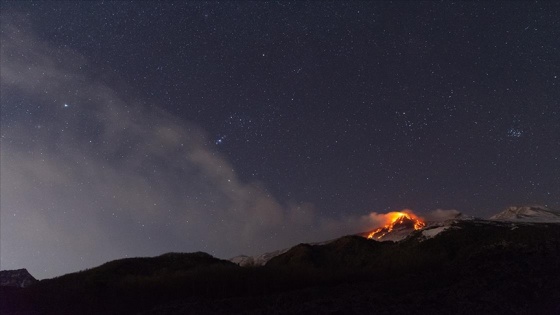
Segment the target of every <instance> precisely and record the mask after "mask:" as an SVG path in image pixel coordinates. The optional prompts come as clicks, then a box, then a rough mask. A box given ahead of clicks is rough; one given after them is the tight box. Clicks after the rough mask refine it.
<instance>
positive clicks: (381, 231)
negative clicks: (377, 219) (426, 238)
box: [360, 210, 426, 241]
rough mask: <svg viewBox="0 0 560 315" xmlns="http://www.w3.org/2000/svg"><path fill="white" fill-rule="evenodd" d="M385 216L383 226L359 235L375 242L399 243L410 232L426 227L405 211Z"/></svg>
mask: <svg viewBox="0 0 560 315" xmlns="http://www.w3.org/2000/svg"><path fill="white" fill-rule="evenodd" d="M385 216H386V224H385V225H384V226H382V227H379V228H377V229H375V230H373V231H369V232H366V233H361V234H360V235H361V236H364V237H367V238H368V239H374V240H377V241H400V240H402V239H404V238H406V237H407V236H409V235H410V234H411V233H412V232H414V231H416V230H420V229H422V228H424V227H425V226H426V223H425V222H424V221H422V220H421V219H420V218H419V217H417V216H416V215H414V214H413V213H412V212H411V211H407V210H404V211H402V212H390V213H388V214H386V215H385Z"/></svg>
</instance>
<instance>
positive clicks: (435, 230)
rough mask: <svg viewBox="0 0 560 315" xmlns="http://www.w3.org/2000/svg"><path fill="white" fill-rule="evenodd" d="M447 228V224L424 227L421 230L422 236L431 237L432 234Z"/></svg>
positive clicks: (434, 234)
mask: <svg viewBox="0 0 560 315" xmlns="http://www.w3.org/2000/svg"><path fill="white" fill-rule="evenodd" d="M448 228H449V226H439V227H435V228H432V229H425V230H423V231H422V236H424V237H425V238H426V239H428V238H433V237H434V236H436V235H438V234H439V233H441V232H443V231H445V230H447V229H448Z"/></svg>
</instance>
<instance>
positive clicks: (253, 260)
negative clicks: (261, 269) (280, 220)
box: [229, 248, 289, 267]
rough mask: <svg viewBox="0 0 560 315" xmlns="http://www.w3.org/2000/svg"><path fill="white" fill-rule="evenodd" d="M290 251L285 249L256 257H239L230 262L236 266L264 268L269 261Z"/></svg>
mask: <svg viewBox="0 0 560 315" xmlns="http://www.w3.org/2000/svg"><path fill="white" fill-rule="evenodd" d="M288 250H289V248H285V249H280V250H275V251H273V252H268V253H264V254H261V255H255V256H246V255H239V256H235V257H233V258H230V259H229V261H231V262H232V263H234V264H238V265H239V266H241V267H250V266H264V265H265V264H266V263H267V262H268V261H269V260H271V259H272V258H274V257H276V256H278V255H281V254H284V253H285V252H287V251H288Z"/></svg>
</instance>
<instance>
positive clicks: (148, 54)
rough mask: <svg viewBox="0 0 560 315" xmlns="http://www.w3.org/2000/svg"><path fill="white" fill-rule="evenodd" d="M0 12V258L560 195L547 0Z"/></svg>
mask: <svg viewBox="0 0 560 315" xmlns="http://www.w3.org/2000/svg"><path fill="white" fill-rule="evenodd" d="M1 5H2V7H1V12H2V13H1V23H2V24H1V31H2V34H1V46H0V49H1V56H0V57H1V60H0V62H1V63H0V65H1V69H0V70H1V82H0V83H1V85H0V88H1V89H0V92H1V98H0V104H1V110H2V112H1V151H0V153H1V173H0V174H1V177H0V179H1V217H0V219H1V221H0V223H1V230H0V233H1V235H0V236H1V237H0V267H1V268H2V269H13V268H23V267H25V268H28V269H29V270H30V272H31V273H32V274H33V275H34V276H36V277H38V278H45V277H52V276H57V275H61V274H63V273H67V272H72V271H77V270H80V269H84V268H89V267H92V266H95V265H98V264H100V263H103V262H105V261H107V260H111V259H117V258H122V257H131V256H151V255H158V254H161V253H165V252H169V251H180V252H192V251H205V252H209V253H211V254H213V255H216V256H218V257H221V258H229V257H231V256H234V255H238V254H257V253H262V252H265V251H269V250H275V249H279V248H284V247H287V246H290V245H294V244H296V243H299V242H313V241H322V240H327V239H332V238H335V237H338V236H340V235H344V234H348V233H358V232H363V231H365V230H367V229H370V228H371V227H372V226H374V225H376V224H378V223H379V220H378V219H377V216H376V215H375V212H377V213H382V212H389V211H395V210H400V209H403V208H410V209H413V210H415V211H416V213H418V214H419V215H425V216H428V215H430V213H437V214H438V215H440V216H441V215H443V216H444V215H445V213H446V212H445V211H443V210H441V209H456V210H458V211H461V212H464V213H467V214H469V215H475V216H481V217H488V216H489V215H491V214H494V213H497V212H499V211H500V210H502V209H503V208H505V207H507V206H510V205H524V204H543V205H547V206H549V207H552V208H560V199H559V196H560V160H559V156H560V104H559V100H560V87H559V85H560V78H559V76H560V47H559V46H560V42H559V41H558V38H560V18H559V16H560V10H559V9H560V5H559V4H557V3H552V2H551V3H546V2H545V3H511V2H504V3H463V2H460V3H451V2H450V3H430V2H427V3H414V2H397V3H389V2H376V3H367V2H337V3H314V2H310V3H302V2H295V3H291V2H278V3H264V2H243V3H236V2H226V3H214V2H210V3H205V2H195V3H191V4H182V3H176V2H174V3H150V2H146V3H125V2H103V3H102V2H76V3H67V2H2V4H1ZM436 209H438V210H437V211H436V212H432V211H433V210H436ZM456 210H453V211H451V212H449V213H456Z"/></svg>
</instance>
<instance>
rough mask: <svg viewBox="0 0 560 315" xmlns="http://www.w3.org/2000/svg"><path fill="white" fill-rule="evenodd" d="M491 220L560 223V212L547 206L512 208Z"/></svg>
mask: <svg viewBox="0 0 560 315" xmlns="http://www.w3.org/2000/svg"><path fill="white" fill-rule="evenodd" d="M490 220H501V221H524V222H560V212H558V211H556V210H552V209H550V208H548V207H545V206H540V205H534V206H521V207H517V206H512V207H509V208H507V209H505V210H504V211H502V212H500V213H498V214H496V215H493V216H492V217H490Z"/></svg>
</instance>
